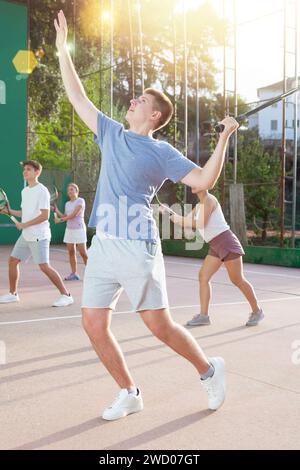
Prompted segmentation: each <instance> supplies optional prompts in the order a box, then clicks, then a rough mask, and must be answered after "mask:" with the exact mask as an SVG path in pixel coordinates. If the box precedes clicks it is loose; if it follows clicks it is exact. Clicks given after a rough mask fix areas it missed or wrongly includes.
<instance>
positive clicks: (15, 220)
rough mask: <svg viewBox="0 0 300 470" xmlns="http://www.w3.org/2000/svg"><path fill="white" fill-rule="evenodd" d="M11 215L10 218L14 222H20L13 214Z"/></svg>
mask: <svg viewBox="0 0 300 470" xmlns="http://www.w3.org/2000/svg"><path fill="white" fill-rule="evenodd" d="M9 217H10V220H12V221H13V223H14V224H16V223H18V221H17V219H16V218H15V217H14V216H13V215H10V216H9Z"/></svg>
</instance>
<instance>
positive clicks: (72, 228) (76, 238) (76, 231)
mask: <svg viewBox="0 0 300 470" xmlns="http://www.w3.org/2000/svg"><path fill="white" fill-rule="evenodd" d="M68 197H69V199H70V200H69V201H68V202H67V203H66V205H65V213H64V214H62V213H61V212H60V211H59V210H58V208H57V207H55V223H61V222H67V227H66V231H65V236H64V243H66V244H67V248H68V253H69V260H70V266H71V274H69V275H68V276H66V277H65V281H79V280H80V277H79V275H78V274H77V257H76V246H78V251H79V253H80V256H81V258H82V260H83V262H84V264H86V263H87V251H86V242H87V237H86V225H85V222H84V211H85V200H84V199H83V198H82V197H79V187H78V186H77V184H75V183H70V184H69V186H68ZM57 216H58V217H57Z"/></svg>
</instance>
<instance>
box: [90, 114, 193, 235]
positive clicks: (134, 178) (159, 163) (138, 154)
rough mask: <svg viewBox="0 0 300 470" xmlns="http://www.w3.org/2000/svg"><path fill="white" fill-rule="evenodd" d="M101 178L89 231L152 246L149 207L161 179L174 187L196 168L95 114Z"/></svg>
mask: <svg viewBox="0 0 300 470" xmlns="http://www.w3.org/2000/svg"><path fill="white" fill-rule="evenodd" d="M97 128H98V131H97V137H95V141H96V142H97V143H98V145H99V147H100V149H101V153H102V162H101V172H100V177H99V181H98V186H97V191H96V196H95V201H94V205H93V210H92V213H91V217H90V221H89V227H93V228H94V227H97V230H99V231H101V232H104V233H106V234H108V235H110V236H113V237H118V238H124V239H127V240H146V241H151V242H153V243H155V242H156V241H157V238H158V230H157V227H156V223H155V220H154V218H153V211H152V208H151V201H152V199H153V198H154V196H155V194H156V193H157V192H158V191H159V189H160V188H161V186H162V184H163V183H164V182H165V180H166V179H170V180H172V181H173V182H174V183H176V182H177V181H180V180H181V179H182V178H184V177H185V176H186V175H187V174H188V173H189V172H190V171H192V170H193V169H194V168H197V165H195V163H193V162H191V161H190V160H188V159H187V158H185V157H184V156H183V155H182V154H181V153H180V152H178V150H176V149H175V148H174V147H172V146H171V145H170V144H168V143H167V142H164V141H161V140H156V139H154V138H152V137H148V136H143V135H140V134H137V133H135V132H132V131H128V130H125V128H124V126H123V125H122V124H120V123H119V122H117V121H114V120H113V119H111V118H109V117H107V116H106V115H104V114H103V113H102V112H99V114H98V124H97Z"/></svg>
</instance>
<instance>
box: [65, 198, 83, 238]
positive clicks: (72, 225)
mask: <svg viewBox="0 0 300 470" xmlns="http://www.w3.org/2000/svg"><path fill="white" fill-rule="evenodd" d="M78 206H82V209H81V211H80V212H79V214H78V215H76V217H74V218H73V219H71V220H67V228H69V229H71V230H76V229H80V228H81V229H82V228H85V223H84V211H85V200H84V199H82V197H78V198H77V199H75V201H68V202H67V203H66V205H65V213H66V215H70V214H72V213H73V212H74V210H75V209H76V207H78Z"/></svg>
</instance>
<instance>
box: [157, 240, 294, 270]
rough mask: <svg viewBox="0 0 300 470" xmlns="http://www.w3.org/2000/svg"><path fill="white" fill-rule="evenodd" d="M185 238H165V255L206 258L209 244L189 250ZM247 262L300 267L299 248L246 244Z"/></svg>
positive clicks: (163, 243) (245, 258) (245, 257)
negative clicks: (186, 247) (199, 248)
mask: <svg viewBox="0 0 300 470" xmlns="http://www.w3.org/2000/svg"><path fill="white" fill-rule="evenodd" d="M185 244H186V242H185V241H184V240H163V242H162V248H163V252H164V254H165V255H170V256H184V257H186V258H200V259H202V258H205V256H206V255H207V251H208V245H207V244H206V245H204V247H203V248H202V249H201V250H198V251H196V250H195V251H187V250H186V249H185ZM244 250H245V256H244V261H245V262H246V263H254V264H270V265H272V266H286V267H288V268H300V249H299V248H277V247H273V246H246V247H245V248H244Z"/></svg>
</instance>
